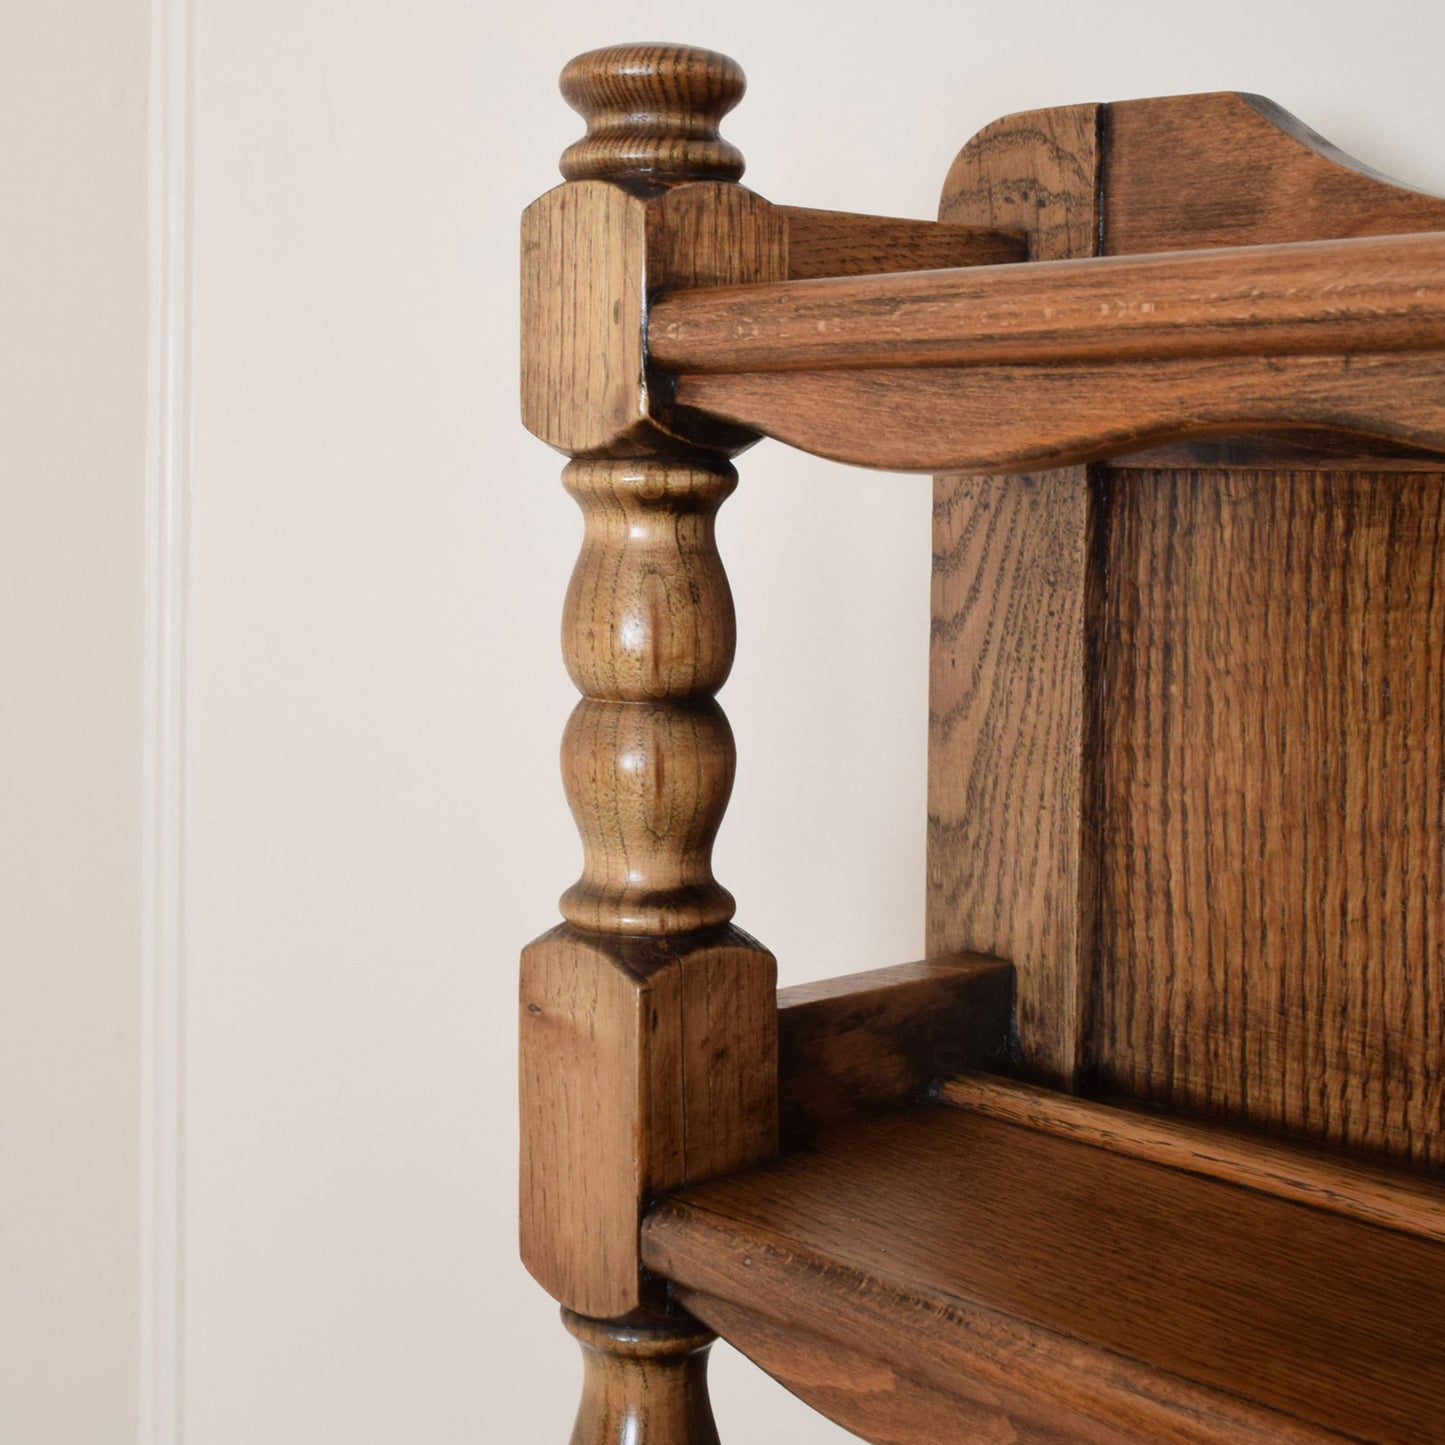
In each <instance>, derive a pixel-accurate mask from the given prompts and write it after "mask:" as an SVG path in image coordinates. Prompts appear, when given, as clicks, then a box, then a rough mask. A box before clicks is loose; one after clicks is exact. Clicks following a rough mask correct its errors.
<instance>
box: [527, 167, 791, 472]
mask: <svg viewBox="0 0 1445 1445" xmlns="http://www.w3.org/2000/svg"><path fill="white" fill-rule="evenodd" d="M786 275H787V225H786V222H785V221H784V220H783V218H782V217H781V216H780V215H779V214H778V213H777V211H776V209H775V208H774V207H772V206H770V205H768V203H767V202H766V201H764V200H762V199H761V198H759V197H758V196H755V195H753V194H752V192H751V191H747V190H744V189H743V188H742V187H741V186H734V185H722V184H718V183H716V182H709V181H695V182H688V183H682V184H679V185H674V186H668V187H666V188H664V189H661V190H654V191H650V192H647V193H645V194H639V193H638V192H637V191H635V190H632V189H628V188H627V187H626V186H624V185H621V184H618V183H616V182H613V181H608V180H603V179H591V180H584V181H574V182H571V183H569V184H567V185H563V186H558V187H557V188H556V189H555V190H551V191H548V192H547V194H546V195H544V196H542V197H540V198H539V199H538V200H536V201H534V202H533V203H532V204H531V205H530V206H529V207H528V208H527V210H526V212H525V213H524V215H523V217H522V420H523V422H524V423H525V424H526V426H527V428H528V430H530V431H531V432H533V433H534V434H535V435H537V436H539V437H541V439H542V440H543V441H545V442H547V443H549V444H550V445H552V446H554V447H556V448H557V449H558V450H559V451H564V452H567V453H568V454H570V455H571V456H575V457H582V456H587V457H645V456H649V455H652V454H654V453H655V452H657V451H659V450H662V451H668V450H670V449H674V448H676V447H679V446H682V447H690V446H695V445H700V446H706V447H710V448H712V449H714V450H717V451H721V452H723V453H724V454H726V453H729V452H733V451H737V450H738V449H739V448H741V447H743V446H746V445H747V444H748V443H749V442H750V441H751V440H752V439H753V438H752V434H751V433H749V432H745V431H740V430H739V429H738V428H737V427H734V426H730V425H728V424H726V423H722V422H718V421H716V420H712V421H709V420H708V419H706V418H702V417H697V416H692V417H679V416H677V415H676V413H675V411H674V410H673V408H672V406H671V404H670V402H669V401H668V399H667V398H666V397H664V396H660V395H659V394H658V393H657V389H656V388H655V387H653V386H652V385H651V384H650V381H649V377H648V373H647V355H646V346H645V335H644V318H645V317H646V314H647V302H648V292H649V290H650V289H653V288H656V287H659V286H663V285H666V284H669V283H675V284H677V285H682V286H701V285H705V284H707V283H709V282H712V281H716V282H719V283H721V282H725V281H765V280H781V279H783V278H784V277H786Z"/></svg>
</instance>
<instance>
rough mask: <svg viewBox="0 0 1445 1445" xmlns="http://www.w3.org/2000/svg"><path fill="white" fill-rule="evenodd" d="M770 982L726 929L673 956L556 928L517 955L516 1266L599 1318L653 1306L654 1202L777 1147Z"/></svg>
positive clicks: (649, 944) (754, 952)
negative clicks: (641, 1248) (649, 1225)
mask: <svg viewBox="0 0 1445 1445" xmlns="http://www.w3.org/2000/svg"><path fill="white" fill-rule="evenodd" d="M776 987H777V970H776V965H775V964H774V962H773V959H772V955H771V954H769V953H768V952H767V951H766V950H765V949H763V948H760V947H759V946H758V944H757V943H756V942H755V941H754V940H753V939H751V938H749V937H747V936H746V935H745V934H742V933H739V932H738V931H737V930H734V929H719V930H716V931H714V932H710V933H702V934H690V935H688V936H687V937H685V938H683V939H680V940H678V941H677V942H675V943H674V942H671V941H669V940H654V939H626V938H618V937H616V936H613V935H605V934H595V933H582V932H580V931H578V930H576V929H574V928H572V927H570V926H569V925H566V924H564V925H562V926H560V927H558V928H555V929H553V930H552V932H551V933H548V934H544V935H543V936H542V937H541V938H539V939H537V941H536V942H534V943H532V944H530V945H528V947H527V948H526V950H525V951H524V952H523V954H522V986H521V1010H520V1020H521V1108H522V1216H521V1232H522V1258H523V1261H524V1262H525V1263H526V1265H527V1268H528V1269H529V1270H531V1272H532V1274H533V1275H534V1276H535V1277H536V1278H537V1280H538V1281H539V1282H540V1283H541V1284H542V1285H544V1286H545V1287H546V1289H547V1291H548V1293H549V1294H551V1295H552V1296H553V1297H554V1298H556V1299H558V1300H560V1301H561V1302H562V1303H563V1304H565V1305H567V1306H568V1308H570V1309H573V1310H576V1311H577V1312H578V1313H580V1314H585V1315H591V1316H595V1317H597V1318H602V1319H610V1318H614V1317H617V1316H620V1315H625V1314H628V1313H630V1312H631V1311H633V1310H636V1309H639V1308H643V1307H649V1306H650V1307H656V1306H657V1305H658V1304H659V1303H660V1296H659V1292H658V1289H657V1287H656V1285H655V1283H650V1282H649V1281H648V1280H647V1279H645V1278H644V1277H643V1276H642V1275H640V1274H639V1271H638V1257H637V1226H638V1220H639V1219H640V1218H641V1214H642V1211H643V1209H644V1208H645V1207H646V1205H647V1203H648V1202H649V1201H650V1200H651V1199H653V1198H654V1197H655V1196H656V1195H657V1194H659V1193H661V1192H663V1191H664V1190H668V1189H675V1188H677V1187H678V1186H679V1185H680V1184H683V1183H685V1182H687V1181H688V1180H696V1179H708V1178H711V1177H712V1176H713V1175H716V1174H726V1173H730V1172H731V1171H733V1170H736V1169H740V1168H743V1167H744V1166H745V1165H747V1164H751V1163H754V1162H756V1161H757V1160H759V1159H766V1158H767V1157H768V1156H769V1155H770V1154H772V1153H773V1152H774V1151H775V1150H776V1148H777V1137H778V1136H777V1108H778V1101H777V1092H778V1086H777V1018H776V1008H775V1003H774V997H775V991H776Z"/></svg>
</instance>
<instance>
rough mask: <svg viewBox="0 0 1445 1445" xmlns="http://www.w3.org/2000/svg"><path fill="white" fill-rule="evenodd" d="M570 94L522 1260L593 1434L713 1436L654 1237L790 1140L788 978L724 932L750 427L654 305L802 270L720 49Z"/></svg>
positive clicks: (550, 301)
mask: <svg viewBox="0 0 1445 1445" xmlns="http://www.w3.org/2000/svg"><path fill="white" fill-rule="evenodd" d="M563 91H564V93H565V94H566V96H567V98H568V99H569V101H571V102H572V103H573V104H574V105H575V106H576V107H577V108H578V109H579V110H580V111H582V113H583V114H584V115H585V116H586V118H587V120H588V135H587V138H586V139H585V140H584V141H582V142H580V143H578V144H577V145H575V146H573V147H572V148H571V149H570V150H569V151H568V152H567V155H566V156H565V157H564V159H563V171H564V174H566V175H568V176H569V177H573V178H574V179H572V180H571V181H569V183H568V184H567V185H564V186H562V187H559V188H558V189H557V190H555V191H553V192H551V193H549V194H548V195H546V196H543V197H542V198H541V199H540V200H539V201H537V202H536V203H535V204H534V205H533V206H532V207H531V208H530V209H529V211H528V213H527V215H526V217H525V218H524V222H523V287H522V290H523V337H522V344H523V357H522V404H523V418H524V420H525V421H526V423H527V425H528V426H530V427H531V428H532V430H533V431H534V432H536V434H537V435H539V436H540V437H542V438H543V440H545V441H548V442H550V443H551V444H552V445H553V446H556V447H558V448H559V449H561V450H563V451H567V452H570V453H571V454H572V455H573V457H574V460H573V462H572V464H571V465H570V466H569V467H568V469H567V472H566V480H567V485H568V488H569V490H570V491H571V492H572V495H573V496H574V497H575V498H576V499H577V501H578V503H579V504H580V506H581V508H582V512H583V518H584V523H585V535H584V540H583V546H582V551H581V555H580V556H579V558H578V562H577V566H576V569H575V571H574V574H573V578H572V583H571V586H570V588H569V590H568V596H567V603H566V607H565V610H564V617H563V629H562V630H563V639H562V641H563V653H564V656H565V658H566V661H567V666H568V669H569V672H570V673H571V675H572V678H573V680H574V681H575V682H576V684H577V686H578V688H579V689H580V690H581V692H582V694H583V698H582V701H581V702H580V703H579V704H578V706H577V709H576V711H575V712H574V713H573V715H572V718H571V720H570V722H569V723H568V726H567V731H566V734H565V736H564V739H563V749H562V752H563V758H562V763H563V777H564V782H565V784H566V788H567V795H568V801H569V803H570V804H571V807H572V811H573V815H574V817H575V818H576V820H577V824H578V829H579V832H580V833H581V835H582V841H583V852H584V866H583V872H582V876H581V878H580V879H579V880H578V882H577V883H576V884H574V885H573V887H572V888H570V889H569V890H568V891H567V893H566V894H565V895H564V896H563V902H562V909H563V914H564V917H565V918H566V919H567V920H568V922H567V923H565V924H564V925H563V926H562V927H560V928H557V929H553V930H552V931H551V932H550V933H548V934H545V935H543V937H541V938H540V939H538V940H537V941H536V942H535V943H533V944H532V945H530V946H529V947H528V948H527V949H526V950H525V952H524V954H523V957H522V989H521V1034H522V1037H521V1054H520V1074H521V1080H520V1084H521V1106H522V1131H521V1133H522V1174H521V1184H522V1190H521V1194H522V1199H521V1236H522V1255H523V1259H524V1261H525V1262H526V1264H527V1266H528V1268H529V1269H530V1270H531V1271H532V1273H533V1274H534V1275H535V1276H536V1277H537V1279H538V1280H539V1281H540V1282H541V1283H542V1284H543V1285H544V1286H545V1287H546V1288H547V1289H548V1290H549V1291H550V1292H551V1293H552V1294H553V1295H555V1296H556V1298H558V1299H559V1300H561V1301H562V1303H563V1304H564V1305H565V1306H567V1307H568V1308H569V1309H570V1310H573V1311H575V1312H576V1314H577V1315H578V1316H590V1317H592V1318H591V1320H590V1321H589V1320H583V1319H576V1318H574V1319H572V1320H571V1321H570V1325H571V1327H572V1328H573V1330H574V1333H577V1334H578V1335H579V1338H581V1339H582V1340H583V1344H584V1348H585V1349H586V1350H587V1351H589V1352H590V1353H589V1354H588V1360H589V1364H588V1374H587V1387H586V1393H585V1395H584V1399H583V1405H582V1412H581V1414H580V1416H579V1418H578V1425H577V1432H576V1434H575V1435H574V1442H575V1445H622V1442H624V1441H633V1440H636V1439H639V1438H640V1435H639V1432H641V1434H642V1435H645V1436H646V1438H647V1439H648V1440H649V1441H650V1442H651V1445H716V1439H717V1436H716V1432H715V1430H714V1429H713V1427H712V1423H711V1417H710V1415H709V1414H708V1411H707V1407H706V1397H705V1391H704V1386H703V1354H702V1352H701V1350H700V1348H699V1347H698V1340H699V1339H700V1338H701V1337H694V1334H695V1332H694V1334H690V1333H689V1332H690V1331H692V1326H691V1323H690V1322H688V1321H685V1320H681V1321H680V1320H678V1319H672V1320H670V1321H667V1322H663V1323H659V1322H658V1321H657V1320H656V1319H655V1318H653V1319H650V1320H643V1319H641V1318H640V1317H639V1316H638V1313H637V1312H638V1311H649V1310H650V1311H653V1312H654V1313H656V1312H659V1311H661V1310H662V1309H663V1307H664V1306H665V1304H666V1301H665V1299H664V1297H663V1292H662V1288H661V1286H660V1284H659V1283H658V1282H657V1281H656V1280H652V1279H649V1278H648V1277H647V1276H646V1275H645V1272H644V1271H643V1270H642V1269H641V1266H640V1260H639V1254H638V1250H639V1238H638V1231H639V1225H640V1221H641V1217H642V1212H643V1209H644V1208H645V1207H646V1204H647V1203H648V1201H649V1200H650V1199H651V1198H652V1197H653V1196H654V1195H655V1194H656V1193H657V1192H659V1191H662V1190H666V1189H670V1188H674V1187H676V1186H677V1185H679V1184H681V1183H683V1182H684V1181H686V1180H690V1179H691V1180H695V1179H700V1178H706V1177H708V1176H710V1175H713V1174H718V1173H727V1172H729V1171H732V1170H736V1169H738V1168H741V1167H743V1166H745V1165H747V1164H751V1163H754V1162H756V1161H757V1160H759V1159H762V1158H766V1157H767V1156H768V1155H769V1154H771V1153H772V1152H774V1151H775V1150H776V1148H777V1111H778V1096H777V1011H776V1002H775V988H776V973H777V970H776V966H775V964H774V962H773V959H772V956H771V955H770V954H769V953H768V952H767V951H766V950H765V949H764V948H762V947H761V946H760V945H759V944H758V943H756V942H755V941H754V940H752V939H750V938H748V937H747V936H746V935H745V934H742V933H739V932H737V931H736V930H734V929H731V928H728V927H726V920H727V919H729V918H730V917H731V916H732V911H733V901H732V898H731V895H729V894H728V893H727V891H726V890H725V889H723V888H722V887H720V886H719V885H718V883H717V882H716V880H715V879H714V878H713V876H712V867H711V847H712V839H713V835H714V833H715V832H716V830H717V825H718V821H719V819H720V818H721V816H722V813H723V810H724V808H725V807H726V805H727V798H728V792H729V790H730V788H731V783H732V769H733V740H732V734H731V731H730V730H729V728H728V725H727V719H726V718H725V717H724V716H723V714H722V711H721V709H720V708H719V707H718V706H717V703H716V702H715V701H714V698H713V694H714V693H715V692H716V691H717V689H718V687H719V686H721V684H722V682H723V680H724V679H725V678H726V676H727V672H728V668H729V666H730V665H731V662H732V654H733V638H734V620H733V611H732V603H731V599H730V596H729V593H728V586H727V579H726V576H725V575H724V573H723V570H722V565H721V563H720V561H719V559H718V555H717V549H716V546H715V544H714V539H713V518H714V514H715V512H716V510H717V507H718V505H719V504H720V503H721V501H722V500H723V499H724V498H725V497H726V496H727V495H728V493H729V492H730V491H731V490H732V488H733V486H734V485H735V483H736V475H735V473H734V472H733V470H732V467H731V466H730V465H729V463H728V462H727V460H726V456H727V454H728V453H730V452H732V451H735V450H737V449H739V448H740V447H741V446H743V445H745V444H746V443H747V442H748V441H749V440H751V437H750V435H748V434H743V433H740V432H738V431H737V430H736V429H734V428H728V427H726V426H722V427H719V426H718V424H717V423H715V422H710V421H708V420H707V419H705V418H696V417H694V418H690V419H689V418H685V417H681V418H680V417H678V416H677V415H676V413H675V412H674V410H673V408H672V407H671V406H670V404H669V403H668V402H667V400H666V398H664V397H659V396H657V395H655V390H654V387H653V376H652V373H651V372H650V370H649V366H648V362H647V358H646V354H645V348H644V345H643V318H644V316H645V313H646V305H647V300H648V293H649V291H650V289H652V288H656V287H660V286H663V285H666V284H669V283H671V284H676V285H682V286H700V285H707V284H711V283H720V282H727V281H733V282H736V281H742V280H747V279H764V278H768V277H782V276H785V275H786V274H787V224H786V222H785V220H784V219H783V218H782V217H780V216H779V215H778V213H777V212H776V211H775V210H774V209H773V208H772V207H770V206H768V205H767V203H766V202H763V201H761V200H759V199H758V198H757V197H756V196H752V195H751V194H750V193H748V192H746V191H743V190H742V189H741V188H740V187H737V186H735V185H731V184H729V183H728V181H729V179H731V178H735V177H736V175H737V174H738V173H740V171H741V157H740V156H739V155H738V154H737V152H736V151H735V150H734V149H733V148H732V147H731V146H729V145H727V143H726V142H724V141H722V140H721V138H720V137H719V135H718V132H717V122H718V120H719V119H720V117H721V116H722V115H723V113H724V112H725V111H726V110H727V109H728V108H729V107H730V106H731V105H732V104H734V103H735V102H736V100H737V99H738V97H739V96H740V95H741V93H742V72H741V70H739V69H738V67H737V66H736V65H735V64H734V63H733V62H732V61H729V60H727V59H726V57H723V56H718V55H715V54H713V53H711V52H707V51H698V50H689V49H687V48H685V47H676V46H664V47H656V46H652V47H649V46H631V47H626V46H625V47H619V48H616V49H613V50H609V51H598V52H593V53H592V54H589V55H586V56H582V57H580V58H579V59H578V60H576V61H574V62H573V63H572V64H571V65H570V66H569V67H568V68H567V70H566V72H565V73H564V76H563ZM699 177H701V178H702V179H697V178H699ZM624 1317H625V1318H624ZM598 1320H610V1321H613V1324H611V1325H602V1324H598V1323H597V1321H598ZM689 1339H691V1340H692V1343H691V1344H689V1343H687V1341H688V1340H689Z"/></svg>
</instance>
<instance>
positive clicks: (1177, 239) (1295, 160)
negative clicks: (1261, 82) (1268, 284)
mask: <svg viewBox="0 0 1445 1445" xmlns="http://www.w3.org/2000/svg"><path fill="white" fill-rule="evenodd" d="M1103 133H1104V153H1105V170H1106V173H1107V175H1108V178H1109V195H1108V205H1107V225H1106V227H1105V235H1104V244H1103V254H1105V255H1126V254H1130V253H1134V254H1137V253H1139V252H1144V251H1173V250H1193V249H1195V248H1196V247H1199V246H1238V245H1266V244H1269V243H1270V242H1276V241H1306V240H1324V239H1327V238H1330V237H1337V236H1382V235H1396V234H1400V233H1402V232H1407V231H1436V230H1441V229H1445V197H1440V196H1434V195H1430V194H1429V193H1427V192H1425V191H1421V190H1418V189H1415V188H1413V187H1411V186H1408V185H1405V184H1403V183H1402V182H1400V181H1396V180H1392V179H1391V178H1390V177H1389V176H1385V175H1382V174H1381V173H1380V172H1379V171H1376V170H1374V169H1373V168H1372V167H1370V166H1367V165H1365V164H1363V163H1362V162H1360V161H1357V160H1355V159H1353V158H1352V157H1350V156H1348V155H1346V154H1345V153H1344V152H1343V151H1341V150H1340V149H1339V147H1338V146H1335V145H1332V144H1331V143H1330V142H1329V141H1327V140H1325V139H1324V137H1323V136H1320V135H1318V134H1317V133H1316V132H1315V131H1313V130H1311V129H1310V127H1309V126H1307V125H1306V124H1305V123H1304V122H1303V121H1301V120H1299V119H1298V118H1297V117H1295V116H1293V115H1291V114H1290V113H1289V112H1288V111H1286V110H1284V109H1283V108H1282V107H1280V106H1278V105H1276V104H1275V103H1274V102H1273V101H1270V100H1267V99H1265V98H1264V97H1263V96H1259V95H1246V94H1236V93H1233V92H1229V91H1221V92H1216V93H1213V94H1204V95H1176V96H1163V97H1159V98H1155V99H1148V100H1125V101H1116V102H1114V103H1113V104H1112V105H1110V106H1108V107H1107V115H1106V121H1105V125H1104V128H1103Z"/></svg>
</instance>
